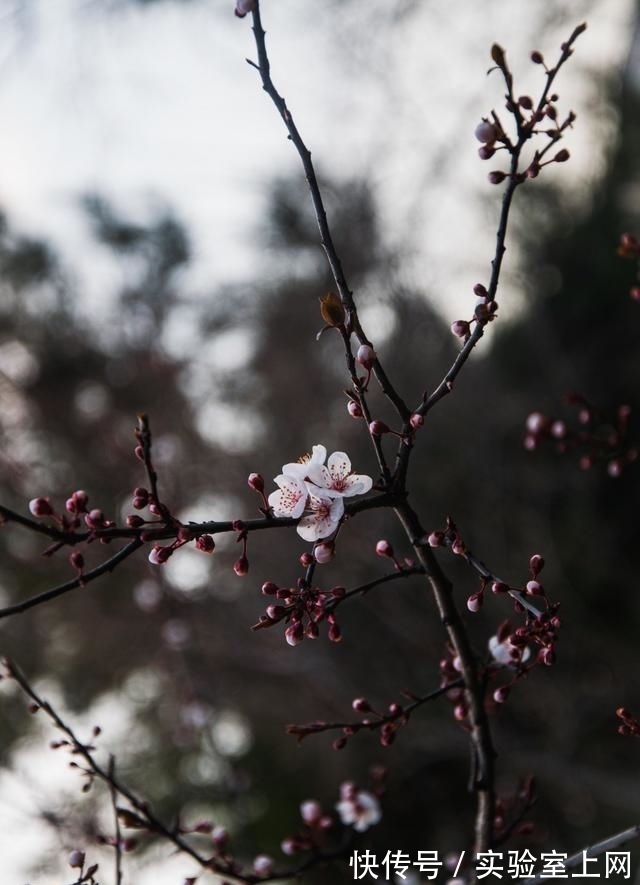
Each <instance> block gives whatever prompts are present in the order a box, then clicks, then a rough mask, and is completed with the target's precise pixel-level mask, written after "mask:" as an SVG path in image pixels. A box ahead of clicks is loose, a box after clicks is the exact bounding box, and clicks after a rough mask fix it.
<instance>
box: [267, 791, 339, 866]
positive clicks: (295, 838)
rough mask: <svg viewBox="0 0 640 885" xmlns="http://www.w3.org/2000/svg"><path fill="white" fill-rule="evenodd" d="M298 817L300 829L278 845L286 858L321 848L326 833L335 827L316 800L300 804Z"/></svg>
mask: <svg viewBox="0 0 640 885" xmlns="http://www.w3.org/2000/svg"><path fill="white" fill-rule="evenodd" d="M300 817H301V818H302V826H301V827H300V829H299V830H298V831H297V832H296V833H293V834H292V835H288V836H285V837H284V839H283V840H282V842H281V843H280V848H281V851H282V853H283V854H286V855H287V856H288V857H294V856H295V855H297V854H300V853H302V852H304V851H314V850H317V849H319V848H321V847H322V846H323V844H324V842H325V840H326V834H327V832H328V831H329V830H332V829H333V828H334V827H335V820H334V818H333V817H332V816H331V815H330V814H327V813H326V812H324V811H323V809H322V805H321V804H320V802H318V800H317V799H307V800H306V801H305V802H302V803H301V805H300Z"/></svg>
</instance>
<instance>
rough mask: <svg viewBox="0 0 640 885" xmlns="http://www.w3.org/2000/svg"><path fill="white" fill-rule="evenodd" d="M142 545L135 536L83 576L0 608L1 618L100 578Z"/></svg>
mask: <svg viewBox="0 0 640 885" xmlns="http://www.w3.org/2000/svg"><path fill="white" fill-rule="evenodd" d="M141 546H142V541H141V540H140V538H134V539H133V541H130V542H129V543H128V544H127V545H126V546H124V547H122V548H121V549H120V550H118V552H117V553H116V554H115V555H114V556H112V557H111V558H110V559H107V560H106V562H103V563H101V564H100V565H99V566H97V567H96V568H94V569H92V570H91V571H90V572H86V573H85V574H83V575H82V577H80V576H78V577H77V578H73V579H72V580H71V581H66V582H65V583H64V584H58V586H57V587H51V588H50V589H49V590H44V591H43V592H42V593H38V594H36V595H35V596H30V597H29V598H28V599H23V600H22V602H16V603H15V604H14V605H8V606H6V607H5V608H2V609H0V618H8V617H10V616H11V615H17V614H20V612H24V611H27V610H28V609H30V608H34V606H36V605H42V604H43V603H45V602H49V601H50V600H52V599H55V598H56V597H57V596H62V595H63V594H64V593H68V592H69V591H70V590H75V589H76V588H77V587H84V586H85V585H86V584H89V583H90V582H91V581H95V579H96V578H99V577H100V576H101V575H104V574H106V573H107V572H112V571H113V570H114V569H115V567H116V566H117V565H119V564H120V563H121V562H122V561H123V560H125V559H127V558H128V557H129V556H131V554H132V553H135V551H136V550H137V549H138V548H139V547H141Z"/></svg>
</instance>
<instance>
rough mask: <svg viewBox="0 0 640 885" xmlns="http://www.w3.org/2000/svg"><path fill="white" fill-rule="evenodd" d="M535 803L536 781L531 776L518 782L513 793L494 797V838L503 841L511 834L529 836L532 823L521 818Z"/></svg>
mask: <svg viewBox="0 0 640 885" xmlns="http://www.w3.org/2000/svg"><path fill="white" fill-rule="evenodd" d="M535 801H536V781H535V778H534V777H533V775H531V774H530V775H527V776H526V777H524V778H523V779H522V780H521V781H520V783H519V784H518V786H517V788H516V790H515V791H514V792H513V793H506V794H502V795H500V796H496V800H495V805H494V818H493V832H494V833H495V838H496V839H498V840H503V839H504V838H506V836H507V835H511V834H512V833H513V834H517V835H519V836H530V835H531V834H532V833H533V831H534V827H535V825H534V823H533V821H530V820H523V817H524V815H525V814H526V813H527V811H529V809H530V808H531V807H532V806H533V805H534V803H535Z"/></svg>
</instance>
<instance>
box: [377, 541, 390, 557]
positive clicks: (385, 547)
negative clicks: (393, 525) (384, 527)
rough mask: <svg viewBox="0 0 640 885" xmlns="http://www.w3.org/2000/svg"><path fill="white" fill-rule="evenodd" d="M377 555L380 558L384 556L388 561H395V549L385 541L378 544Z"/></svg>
mask: <svg viewBox="0 0 640 885" xmlns="http://www.w3.org/2000/svg"><path fill="white" fill-rule="evenodd" d="M376 553H377V554H378V556H384V557H386V558H387V559H393V547H392V546H391V544H390V543H389V542H388V541H385V540H384V539H383V540H381V541H378V543H377V544H376Z"/></svg>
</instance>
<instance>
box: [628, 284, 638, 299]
mask: <svg viewBox="0 0 640 885" xmlns="http://www.w3.org/2000/svg"><path fill="white" fill-rule="evenodd" d="M629 297H630V298H631V300H632V301H640V286H632V287H631V289H630V290H629Z"/></svg>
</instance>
